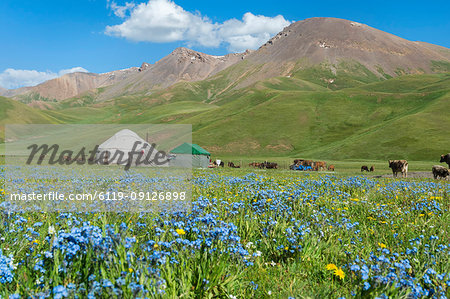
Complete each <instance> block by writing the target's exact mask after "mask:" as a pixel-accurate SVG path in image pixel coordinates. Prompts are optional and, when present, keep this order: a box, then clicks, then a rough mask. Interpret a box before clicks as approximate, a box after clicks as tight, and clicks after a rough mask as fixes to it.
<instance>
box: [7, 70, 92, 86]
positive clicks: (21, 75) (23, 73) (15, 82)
mask: <svg viewBox="0 0 450 299" xmlns="http://www.w3.org/2000/svg"><path fill="white" fill-rule="evenodd" d="M75 72H83V73H87V72H88V70H86V69H84V68H82V67H74V68H71V69H65V70H60V71H59V72H57V73H55V72H52V71H45V72H39V71H36V70H16V69H12V68H9V69H6V70H4V71H3V72H2V73H0V86H1V87H4V88H8V89H13V88H19V87H23V86H35V85H38V84H40V83H42V82H45V81H47V80H51V79H54V78H57V77H60V76H62V75H65V74H69V73H75Z"/></svg>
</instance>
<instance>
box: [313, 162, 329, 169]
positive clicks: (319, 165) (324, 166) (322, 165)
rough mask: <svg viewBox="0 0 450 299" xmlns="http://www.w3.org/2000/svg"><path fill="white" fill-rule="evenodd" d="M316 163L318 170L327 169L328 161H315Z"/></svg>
mask: <svg viewBox="0 0 450 299" xmlns="http://www.w3.org/2000/svg"><path fill="white" fill-rule="evenodd" d="M314 165H315V166H316V168H317V170H325V169H327V162H324V161H317V162H314Z"/></svg>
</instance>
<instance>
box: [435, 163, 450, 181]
mask: <svg viewBox="0 0 450 299" xmlns="http://www.w3.org/2000/svg"><path fill="white" fill-rule="evenodd" d="M431 171H432V172H433V176H434V178H435V179H437V178H440V177H441V178H446V177H447V176H449V175H450V171H449V170H448V169H447V168H445V167H443V166H441V165H434V166H433V168H431Z"/></svg>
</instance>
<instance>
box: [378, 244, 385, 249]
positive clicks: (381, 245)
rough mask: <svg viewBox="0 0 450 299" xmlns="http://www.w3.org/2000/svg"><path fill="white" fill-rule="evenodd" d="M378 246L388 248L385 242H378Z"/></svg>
mask: <svg viewBox="0 0 450 299" xmlns="http://www.w3.org/2000/svg"><path fill="white" fill-rule="evenodd" d="M378 246H380V247H381V248H387V246H386V244H383V243H378Z"/></svg>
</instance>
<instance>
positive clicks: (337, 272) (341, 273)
mask: <svg viewBox="0 0 450 299" xmlns="http://www.w3.org/2000/svg"><path fill="white" fill-rule="evenodd" d="M334 275H336V276H337V277H339V279H341V280H343V279H344V277H345V273H344V271H343V270H342V268H339V269H336V270H334Z"/></svg>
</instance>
